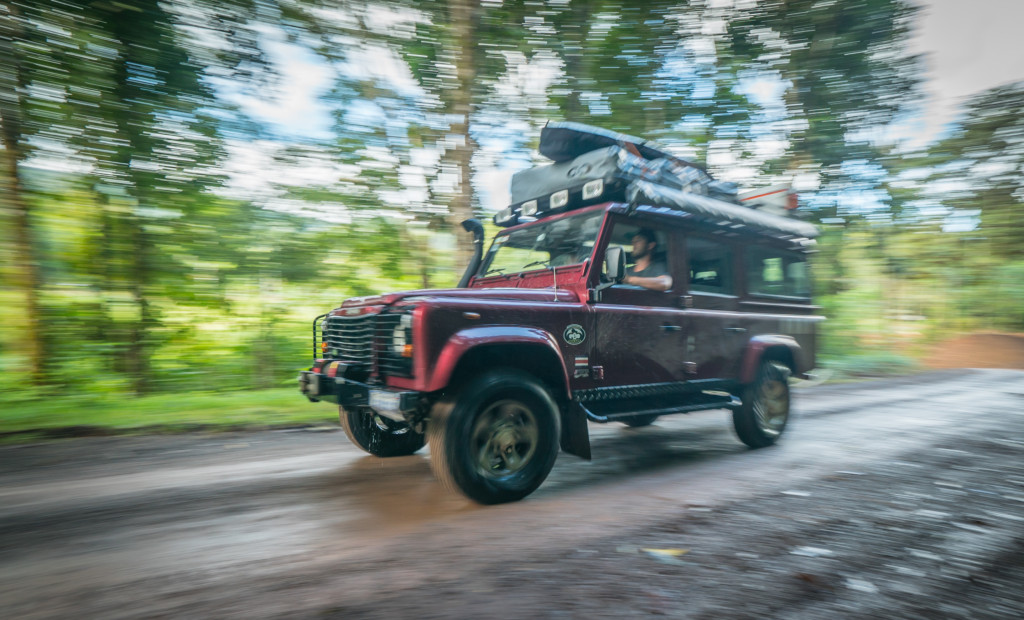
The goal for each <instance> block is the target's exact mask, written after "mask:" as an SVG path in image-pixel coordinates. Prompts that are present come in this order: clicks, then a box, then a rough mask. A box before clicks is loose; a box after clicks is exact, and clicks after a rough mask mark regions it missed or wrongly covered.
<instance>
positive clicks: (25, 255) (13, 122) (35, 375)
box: [0, 3, 46, 386]
mask: <svg viewBox="0 0 1024 620" xmlns="http://www.w3.org/2000/svg"><path fill="white" fill-rule="evenodd" d="M3 7H4V14H3V15H0V133H2V140H3V147H4V150H3V153H2V154H0V157H2V158H3V164H2V166H3V174H4V177H6V183H5V185H6V186H5V187H4V188H3V191H2V194H0V202H2V203H3V204H2V205H0V206H2V207H3V209H2V210H6V211H8V212H9V213H10V214H11V220H12V223H13V225H12V226H11V232H12V236H13V239H11V244H12V245H13V247H14V272H15V273H14V278H13V279H14V280H15V282H16V286H17V288H18V289H19V290H21V292H22V296H23V298H24V307H23V311H24V316H23V317H22V319H21V320H22V329H23V331H22V341H23V345H22V347H23V349H24V351H25V354H26V356H27V358H28V368H29V376H30V380H31V382H32V384H33V385H36V386H41V385H43V384H44V382H45V375H46V369H45V359H44V357H43V356H44V354H45V346H44V344H43V334H42V320H41V317H40V312H41V307H40V303H39V291H40V289H41V288H42V274H41V272H40V269H39V264H38V263H37V262H36V260H35V255H34V249H35V235H34V231H33V229H32V214H31V206H30V205H29V202H28V200H27V199H26V197H25V188H24V186H23V185H22V184H21V174H20V161H21V156H22V144H21V139H22V117H21V110H22V100H21V97H22V95H21V93H22V92H23V91H22V87H23V86H24V84H25V76H24V75H23V67H22V65H21V63H20V62H19V59H18V57H17V54H16V50H15V47H14V45H15V41H18V40H20V38H21V32H20V31H21V28H20V26H19V24H18V22H17V19H18V13H17V6H15V5H14V4H12V3H4V4H3Z"/></svg>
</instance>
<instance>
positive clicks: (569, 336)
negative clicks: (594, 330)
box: [562, 323, 587, 344]
mask: <svg viewBox="0 0 1024 620" xmlns="http://www.w3.org/2000/svg"><path fill="white" fill-rule="evenodd" d="M562 338H563V339H564V340H565V341H566V342H568V343H569V344H580V343H582V342H583V341H584V340H586V339H587V332H586V331H584V329H583V326H582V325H578V324H576V323H573V324H572V325H569V326H568V327H566V328H565V331H564V332H562Z"/></svg>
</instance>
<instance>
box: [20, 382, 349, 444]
mask: <svg viewBox="0 0 1024 620" xmlns="http://www.w3.org/2000/svg"><path fill="white" fill-rule="evenodd" d="M297 396H298V394H297V393H296V391H295V390H294V389H274V390H256V391H248V392H232V393H229V394H224V393H203V392H192V393H189V394H162V395H156V396H145V397H142V398H135V399H129V400H116V399H110V398H105V397H97V396H92V397H90V396H84V397H80V398H77V399H75V403H74V406H70V403H69V402H68V401H67V400H65V399H56V400H43V401H23V402H14V403H6V405H5V410H4V415H3V416H0V436H3V435H6V434H12V433H18V434H20V435H21V437H20V438H22V439H25V438H31V437H32V436H33V434H35V435H41V436H48V435H49V433H50V432H52V431H54V430H55V429H64V428H68V427H79V428H80V432H82V433H86V432H88V430H89V429H92V431H93V432H97V433H104V434H106V433H132V432H146V431H153V430H160V431H190V430H199V429H202V430H235V429H255V428H272V427H288V426H305V425H333V424H336V423H337V415H338V413H337V409H336V408H335V407H334V406H332V405H330V404H329V403H320V404H316V405H313V404H310V403H309V402H308V401H306V399H304V398H302V397H301V396H299V397H297ZM82 427H85V428H82ZM32 431H36V433H32Z"/></svg>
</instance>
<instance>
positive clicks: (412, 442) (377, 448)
mask: <svg viewBox="0 0 1024 620" xmlns="http://www.w3.org/2000/svg"><path fill="white" fill-rule="evenodd" d="M339 418H340V419H341V428H342V430H344V431H345V434H346V435H347V436H348V438H349V440H350V441H351V442H352V443H354V444H356V445H357V446H359V447H360V448H362V449H363V450H364V451H366V452H369V453H370V454H372V455H374V456H380V457H388V456H406V455H408V454H412V453H413V452H416V451H417V450H419V449H420V448H422V447H423V445H424V444H425V443H426V437H424V436H423V434H422V433H417V432H416V431H414V430H413V429H412V427H410V426H409V425H408V424H405V423H404V422H396V421H395V420H391V419H388V418H385V417H383V416H381V415H378V414H377V412H376V411H374V410H373V409H370V408H369V407H358V408H355V409H352V410H348V409H345V408H344V407H342V408H341V409H340V415H339Z"/></svg>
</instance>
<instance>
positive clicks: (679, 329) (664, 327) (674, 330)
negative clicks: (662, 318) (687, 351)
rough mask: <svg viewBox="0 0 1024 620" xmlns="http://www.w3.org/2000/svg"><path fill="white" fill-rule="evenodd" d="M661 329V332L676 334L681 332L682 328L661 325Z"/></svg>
mask: <svg viewBox="0 0 1024 620" xmlns="http://www.w3.org/2000/svg"><path fill="white" fill-rule="evenodd" d="M661 329H663V330H665V331H667V332H678V331H682V329H683V328H682V327H680V326H679V325H662V326H661Z"/></svg>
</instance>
